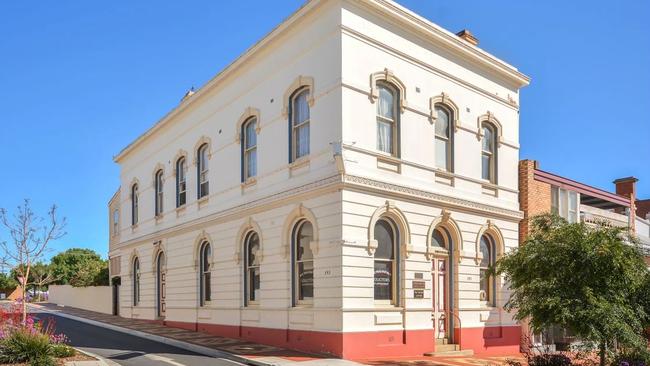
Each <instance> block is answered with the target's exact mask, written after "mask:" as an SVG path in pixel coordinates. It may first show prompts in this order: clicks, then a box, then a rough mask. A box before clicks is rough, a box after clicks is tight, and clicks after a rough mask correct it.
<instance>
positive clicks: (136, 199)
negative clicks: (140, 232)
mask: <svg viewBox="0 0 650 366" xmlns="http://www.w3.org/2000/svg"><path fill="white" fill-rule="evenodd" d="M139 205H140V193H139V192H138V184H137V183H134V184H133V185H132V186H131V226H135V225H137V224H138V221H139V218H140V217H139V212H138V211H139Z"/></svg>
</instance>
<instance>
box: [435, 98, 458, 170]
mask: <svg viewBox="0 0 650 366" xmlns="http://www.w3.org/2000/svg"><path fill="white" fill-rule="evenodd" d="M435 112H436V121H435V130H436V152H435V154H436V168H439V169H442V170H445V171H448V172H451V171H452V170H453V151H454V150H453V134H452V130H451V121H452V120H453V119H452V115H451V111H449V109H447V108H446V107H443V106H441V105H436V107H435Z"/></svg>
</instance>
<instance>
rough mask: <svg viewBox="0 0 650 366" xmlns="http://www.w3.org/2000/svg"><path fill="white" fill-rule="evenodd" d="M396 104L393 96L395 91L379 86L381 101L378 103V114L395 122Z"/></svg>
mask: <svg viewBox="0 0 650 366" xmlns="http://www.w3.org/2000/svg"><path fill="white" fill-rule="evenodd" d="M394 103H395V96H394V94H393V91H392V90H390V89H389V88H387V87H386V86H379V101H378V103H377V114H378V115H380V116H382V117H384V118H387V119H390V120H394V119H395V116H394V109H395V108H394Z"/></svg>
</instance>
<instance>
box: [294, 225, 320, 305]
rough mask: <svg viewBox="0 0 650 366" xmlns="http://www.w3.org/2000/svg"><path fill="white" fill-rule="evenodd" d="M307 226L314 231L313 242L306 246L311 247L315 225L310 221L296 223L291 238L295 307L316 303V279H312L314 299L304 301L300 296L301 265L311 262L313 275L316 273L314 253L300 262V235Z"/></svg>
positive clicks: (312, 237)
mask: <svg viewBox="0 0 650 366" xmlns="http://www.w3.org/2000/svg"><path fill="white" fill-rule="evenodd" d="M306 224H309V225H310V226H311V229H312V234H311V235H312V236H311V240H310V241H309V242H307V243H306V245H307V246H308V247H310V246H311V241H313V240H314V225H313V224H312V223H311V222H310V221H309V220H306V219H303V220H300V221H299V222H298V223H296V225H294V229H293V233H292V238H291V241H292V253H291V260H292V262H293V284H294V285H293V296H294V304H295V305H313V303H314V297H313V295H314V282H313V280H314V279H313V278H312V285H311V287H312V297H310V298H303V299H302V300H301V299H300V295H301V292H300V290H301V286H300V264H301V263H309V262H311V264H312V275H313V272H314V271H315V268H314V256H313V252H312V257H311V259H300V260H299V259H298V235H299V233H300V232H301V231H302V229H303V228H304V226H305V225H306Z"/></svg>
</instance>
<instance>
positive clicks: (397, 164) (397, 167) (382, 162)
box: [377, 154, 402, 174]
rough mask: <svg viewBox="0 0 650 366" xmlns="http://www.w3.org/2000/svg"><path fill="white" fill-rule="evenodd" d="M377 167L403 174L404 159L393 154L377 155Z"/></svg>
mask: <svg viewBox="0 0 650 366" xmlns="http://www.w3.org/2000/svg"><path fill="white" fill-rule="evenodd" d="M377 168H378V169H382V170H387V171H389V172H393V173H397V174H401V173H402V161H401V159H399V158H396V157H394V156H392V155H386V156H384V155H383V154H381V156H377Z"/></svg>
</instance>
